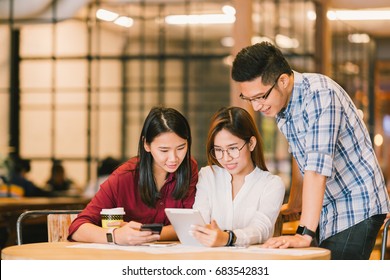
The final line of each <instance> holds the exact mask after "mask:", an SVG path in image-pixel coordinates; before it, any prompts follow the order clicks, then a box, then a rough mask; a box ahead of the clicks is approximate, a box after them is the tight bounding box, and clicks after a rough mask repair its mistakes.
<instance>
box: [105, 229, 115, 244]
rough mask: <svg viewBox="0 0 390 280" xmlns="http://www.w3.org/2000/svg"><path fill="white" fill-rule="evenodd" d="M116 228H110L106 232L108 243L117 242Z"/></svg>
mask: <svg viewBox="0 0 390 280" xmlns="http://www.w3.org/2000/svg"><path fill="white" fill-rule="evenodd" d="M114 230H116V228H108V231H107V233H106V237H107V242H108V244H116V243H115V236H114Z"/></svg>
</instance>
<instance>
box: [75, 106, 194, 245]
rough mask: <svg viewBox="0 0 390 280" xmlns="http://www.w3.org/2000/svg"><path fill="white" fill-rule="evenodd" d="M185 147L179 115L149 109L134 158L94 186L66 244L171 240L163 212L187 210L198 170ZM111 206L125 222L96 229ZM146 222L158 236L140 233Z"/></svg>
mask: <svg viewBox="0 0 390 280" xmlns="http://www.w3.org/2000/svg"><path fill="white" fill-rule="evenodd" d="M191 143H192V138H191V131H190V126H189V124H188V121H187V120H186V118H185V117H184V116H183V115H182V114H181V113H179V112H178V111H177V110H175V109H173V108H165V107H154V108H152V109H151V111H150V112H149V114H148V116H147V117H146V119H145V122H144V125H143V128H142V131H141V135H140V137H139V142H138V156H136V157H133V158H130V159H129V160H128V161H127V162H125V163H124V164H123V165H121V166H120V167H119V168H118V169H116V170H115V171H114V172H113V173H112V174H111V175H110V176H109V177H108V179H107V180H106V181H105V182H104V183H103V184H102V185H101V186H100V189H99V191H98V192H97V193H96V195H95V196H94V197H93V198H92V200H91V202H90V203H89V204H88V205H87V207H86V208H85V209H84V210H83V211H82V213H80V214H79V215H78V217H77V218H76V219H75V220H74V221H73V223H72V224H71V226H70V228H69V240H75V241H81V242H95V243H112V242H113V243H116V244H120V245H138V244H143V243H146V242H153V241H156V240H174V239H177V236H176V233H175V231H174V229H173V226H172V225H170V222H169V220H168V218H167V216H166V214H165V210H164V209H165V208H191V207H192V205H193V203H194V199H195V186H196V182H197V181H198V166H197V163H196V161H195V160H194V159H192V158H191ZM117 207H123V208H124V210H125V213H126V214H125V217H124V221H125V222H124V223H123V224H122V225H121V227H119V228H116V229H106V228H102V227H101V216H100V212H101V210H102V209H107V208H117ZM146 223H162V224H164V227H163V229H162V232H161V234H160V235H159V234H153V233H152V232H151V231H140V227H141V225H142V224H146ZM107 234H108V235H109V238H108V237H107ZM111 238H112V239H113V240H111Z"/></svg>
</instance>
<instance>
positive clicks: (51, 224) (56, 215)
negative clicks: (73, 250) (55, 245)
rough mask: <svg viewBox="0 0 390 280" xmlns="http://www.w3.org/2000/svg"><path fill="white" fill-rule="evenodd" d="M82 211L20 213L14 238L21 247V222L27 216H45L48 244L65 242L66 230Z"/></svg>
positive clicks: (33, 211)
mask: <svg viewBox="0 0 390 280" xmlns="http://www.w3.org/2000/svg"><path fill="white" fill-rule="evenodd" d="M81 211H82V210H32V211H26V212H24V213H22V214H21V215H20V216H19V217H18V220H17V221H16V237H17V243H18V245H22V244H23V241H22V236H23V234H22V230H23V221H24V220H25V219H26V218H27V217H29V216H42V215H47V230H48V241H49V242H60V241H66V240H67V238H68V228H69V225H70V224H71V223H72V221H73V220H74V219H75V218H76V217H77V214H78V213H80V212H81Z"/></svg>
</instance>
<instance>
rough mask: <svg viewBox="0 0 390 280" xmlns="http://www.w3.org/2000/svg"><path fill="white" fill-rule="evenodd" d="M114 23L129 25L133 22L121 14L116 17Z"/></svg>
mask: <svg viewBox="0 0 390 280" xmlns="http://www.w3.org/2000/svg"><path fill="white" fill-rule="evenodd" d="M114 23H115V24H118V25H120V26H123V27H131V26H132V25H133V23H134V20H133V19H132V18H129V17H125V16H121V17H119V18H117V19H116V20H115V21H114Z"/></svg>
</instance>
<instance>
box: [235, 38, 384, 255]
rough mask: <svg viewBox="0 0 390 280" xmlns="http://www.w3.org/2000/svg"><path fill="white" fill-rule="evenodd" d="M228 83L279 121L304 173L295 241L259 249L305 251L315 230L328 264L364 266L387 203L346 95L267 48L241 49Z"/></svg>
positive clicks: (376, 166)
mask: <svg viewBox="0 0 390 280" xmlns="http://www.w3.org/2000/svg"><path fill="white" fill-rule="evenodd" d="M232 78H233V80H235V81H236V82H238V84H239V88H240V90H241V94H240V97H241V99H243V100H246V101H248V102H250V103H251V104H252V106H253V109H254V110H255V111H259V112H261V113H262V114H263V115H265V116H268V117H275V118H276V122H277V125H278V128H279V130H280V131H281V132H282V134H283V135H284V136H285V137H286V139H287V141H288V143H289V151H290V152H291V153H292V155H293V157H294V159H295V161H296V163H297V164H298V167H299V170H300V172H301V174H303V186H302V190H301V192H302V214H301V219H300V226H299V227H298V229H297V232H296V234H295V235H293V236H281V237H275V238H271V239H269V240H268V241H267V242H266V243H264V246H265V247H270V248H287V247H309V246H310V244H311V243H312V241H313V239H314V238H315V237H316V233H315V231H316V230H317V227H318V232H319V246H320V247H323V248H327V249H329V250H330V251H331V255H332V259H369V257H370V254H371V251H372V249H373V247H374V245H375V239H376V237H377V234H378V232H379V229H380V227H381V226H382V224H383V221H384V219H385V217H386V213H389V212H390V203H389V197H388V194H387V191H386V186H385V182H384V178H383V174H382V172H381V169H380V166H379V164H378V161H377V158H376V156H375V153H374V150H373V147H372V143H371V140H370V137H369V134H368V131H367V128H366V126H365V124H364V122H363V120H362V118H361V116H359V113H358V110H357V108H356V106H355V105H354V104H353V102H352V100H351V99H350V97H349V96H348V94H347V93H346V92H345V91H344V90H343V89H342V88H341V87H340V86H339V85H338V84H337V83H336V82H335V81H333V80H332V79H330V78H329V77H327V76H324V75H321V74H315V73H298V72H296V71H293V70H292V69H291V67H290V65H289V64H288V62H287V60H286V59H285V57H284V56H283V54H282V52H281V51H280V50H279V49H278V48H276V47H275V46H274V45H272V44H270V43H268V42H262V43H259V44H255V45H253V46H249V47H246V48H244V49H242V50H241V51H240V52H239V53H238V54H237V56H236V58H235V60H234V62H233V68H232ZM292 187H294V186H292ZM294 192H295V190H294ZM291 207H293V205H291Z"/></svg>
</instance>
